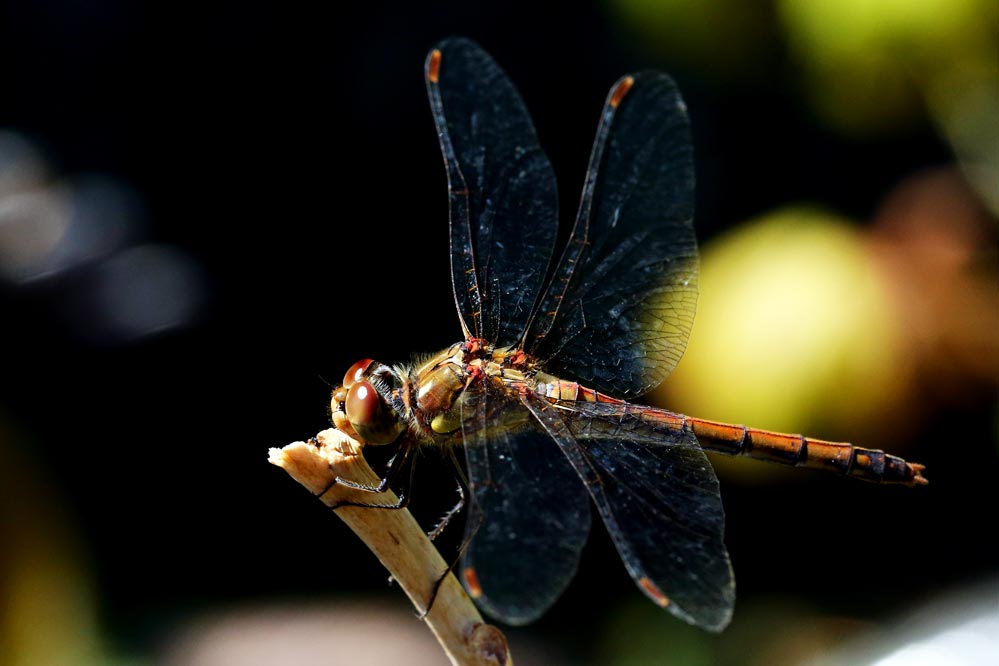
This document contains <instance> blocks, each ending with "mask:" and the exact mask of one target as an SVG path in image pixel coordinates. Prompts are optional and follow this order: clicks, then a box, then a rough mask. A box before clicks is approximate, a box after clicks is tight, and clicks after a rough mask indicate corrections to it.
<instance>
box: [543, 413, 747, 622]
mask: <svg viewBox="0 0 999 666" xmlns="http://www.w3.org/2000/svg"><path fill="white" fill-rule="evenodd" d="M524 402H525V404H526V405H527V406H528V408H529V409H530V410H531V411H532V412H533V413H534V415H535V416H536V417H537V418H538V420H539V422H541V423H542V424H543V426H544V427H545V428H546V429H547V431H548V433H549V434H550V435H551V436H552V437H553V438H554V439H555V440H556V441H557V442H558V444H559V446H560V447H561V448H562V452H563V453H564V454H565V455H566V457H567V458H568V459H569V461H570V462H571V463H572V466H573V467H574V468H575V469H576V472H577V473H579V475H580V476H581V477H583V478H584V479H585V481H586V487H587V489H588V490H589V491H590V495H591V496H592V497H593V500H594V501H595V502H596V505H597V509H598V511H599V512H600V516H601V518H603V520H604V524H605V525H606V526H607V531H608V532H609V533H610V535H611V538H612V539H613V540H614V545H615V546H616V547H617V550H618V553H619V554H620V555H621V560H622V561H623V562H624V565H625V567H626V568H627V570H628V573H629V574H630V575H631V577H632V579H634V581H635V582H636V583H637V584H638V587H639V588H640V589H641V590H642V591H643V592H644V593H645V594H646V596H648V597H649V598H650V599H652V600H653V601H654V602H656V603H657V604H659V605H660V606H663V607H664V608H666V610H668V611H670V612H671V613H673V615H676V616H677V617H679V618H681V619H683V620H686V621H687V622H689V623H691V624H694V625H697V626H699V627H702V628H704V629H708V630H711V631H720V630H721V629H723V628H724V627H725V626H726V625H727V624H728V622H729V620H730V619H731V616H732V608H733V605H734V603H735V582H734V578H733V575H732V567H731V564H730V563H729V557H728V552H727V550H726V549H725V543H724V540H723V539H724V532H725V513H724V510H723V508H722V502H721V496H720V494H719V491H718V480H717V478H716V477H715V474H714V471H713V470H712V468H711V464H710V463H709V462H708V459H707V457H706V456H705V455H704V452H703V451H702V450H701V449H700V447H699V446H698V444H697V440H696V438H695V437H694V434H693V432H692V431H691V430H690V427H689V425H687V424H686V423H685V421H684V420H683V417H681V416H678V415H676V416H675V419H665V420H663V419H648V418H644V417H643V416H642V412H641V408H639V407H635V406H632V405H618V404H600V403H574V404H573V405H572V407H573V408H572V409H568V408H563V407H562V406H555V405H551V404H550V403H548V402H547V401H544V400H541V399H539V398H537V397H534V396H525V397H524ZM659 413H660V414H663V412H659Z"/></svg>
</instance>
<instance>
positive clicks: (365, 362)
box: [343, 358, 374, 388]
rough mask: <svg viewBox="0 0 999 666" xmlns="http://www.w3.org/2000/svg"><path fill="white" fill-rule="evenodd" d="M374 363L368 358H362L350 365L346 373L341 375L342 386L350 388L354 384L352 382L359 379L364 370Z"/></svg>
mask: <svg viewBox="0 0 999 666" xmlns="http://www.w3.org/2000/svg"><path fill="white" fill-rule="evenodd" d="M372 363H374V361H372V360H371V359H370V358H362V359H361V360H360V361H358V362H357V363H355V364H354V365H352V366H350V369H349V370H347V374H345V375H344V376H343V387H344V388H350V387H351V386H353V385H354V382H357V381H359V380H360V379H361V378H362V377H364V373H365V371H367V369H368V366H369V365H371V364H372Z"/></svg>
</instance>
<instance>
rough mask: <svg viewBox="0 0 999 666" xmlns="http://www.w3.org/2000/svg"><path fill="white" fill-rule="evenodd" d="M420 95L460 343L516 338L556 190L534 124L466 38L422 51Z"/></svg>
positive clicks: (531, 295)
mask: <svg viewBox="0 0 999 666" xmlns="http://www.w3.org/2000/svg"><path fill="white" fill-rule="evenodd" d="M426 82H427V92H428V94H429V96H430V105H431V108H432V110H433V114H434V122H435V123H436V124H437V132H438V136H439V138H440V145H441V152H443V154H444V162H445V165H446V167H447V177H448V197H449V201H450V210H451V279H452V286H453V288H454V298H455V303H456V305H457V307H458V314H459V316H460V318H461V322H462V328H463V329H464V331H465V335H466V337H468V336H469V335H475V336H477V337H482V338H485V339H486V340H488V341H489V342H492V343H495V344H496V345H498V346H504V345H508V344H512V343H514V342H516V341H517V340H518V339H519V338H520V336H521V334H522V333H523V330H524V327H525V326H526V324H527V319H528V317H529V316H530V313H531V309H532V307H533V305H534V302H535V299H536V298H537V295H538V292H539V291H540V289H541V283H542V281H543V280H544V277H545V271H546V270H547V268H548V264H549V261H550V259H551V255H552V250H553V246H554V242H555V234H556V231H557V228H558V193H557V191H556V185H555V175H554V173H553V172H552V168H551V164H550V163H549V162H548V158H547V157H546V156H545V154H544V152H543V151H542V150H541V147H540V146H539V145H538V139H537V135H536V133H535V131H534V125H533V124H532V123H531V118H530V116H529V115H528V113H527V109H526V108H525V107H524V103H523V101H522V100H521V98H520V95H519V94H518V93H517V91H516V89H515V88H514V87H513V84H512V83H510V80H509V79H508V78H507V77H506V74H504V73H503V71H502V70H501V69H500V68H499V66H497V65H496V63H495V62H494V61H493V60H492V58H490V57H489V55H488V54H487V53H486V52H485V51H483V50H482V49H481V48H479V47H478V46H477V45H476V44H474V43H473V42H470V41H468V40H465V39H449V40H446V41H443V42H441V43H440V44H439V45H438V46H437V48H435V49H434V50H432V51H431V52H430V55H429V56H428V57H427V63H426Z"/></svg>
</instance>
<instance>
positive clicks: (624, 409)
mask: <svg viewBox="0 0 999 666" xmlns="http://www.w3.org/2000/svg"><path fill="white" fill-rule="evenodd" d="M425 80H426V87H427V91H428V95H429V99H430V106H431V109H432V113H433V118H434V122H435V123H436V127H437V133H438V137H439V141H440V147H441V151H442V153H443V157H444V164H445V167H446V171H447V183H448V201H449V212H450V260H451V278H452V287H453V294H454V301H455V305H456V307H457V312H458V320H459V323H460V325H461V329H462V332H463V334H464V337H463V340H461V341H460V342H457V343H455V344H453V345H451V346H450V347H448V348H447V349H445V350H443V351H441V352H439V353H436V354H430V355H427V356H423V357H420V358H418V359H417V360H415V361H413V362H411V363H408V364H400V365H388V364H384V363H380V362H377V361H373V360H371V359H363V360H361V361H358V362H357V363H355V364H354V365H353V366H351V368H350V369H348V371H347V372H346V374H345V376H344V380H343V383H342V385H341V386H338V387H337V388H336V389H334V391H333V394H332V398H331V403H330V410H331V420H332V422H333V424H334V426H335V427H336V428H338V429H340V430H342V431H344V432H345V433H346V434H348V435H350V436H352V437H354V438H355V439H357V440H359V441H361V442H363V443H365V444H366V445H374V446H394V447H396V450H395V453H394V455H393V457H392V458H391V459H390V461H389V462H388V463H387V469H386V472H385V474H384V478H383V479H382V481H381V483H380V484H378V485H377V486H370V487H369V486H361V485H359V484H356V483H352V482H350V481H349V480H346V479H338V481H339V482H340V483H345V484H347V485H350V486H352V487H357V488H361V489H362V490H367V491H370V492H372V493H380V492H384V491H385V490H386V489H387V488H390V487H396V486H398V494H399V498H400V499H399V501H398V502H397V503H395V504H378V503H375V502H372V503H371V504H363V506H374V507H380V508H401V507H402V506H404V505H405V504H406V502H407V501H408V495H409V491H408V486H406V483H407V479H408V480H409V482H411V480H412V469H413V463H412V461H413V457H412V455H411V454H412V452H413V451H415V450H417V449H419V448H420V447H426V446H434V447H441V448H442V449H444V450H446V451H449V452H453V451H454V450H455V449H456V448H458V447H463V448H464V451H465V462H466V464H465V470H464V472H462V470H461V469H460V467H459V466H458V463H457V459H456V458H455V454H454V453H451V459H452V461H454V464H455V466H456V467H458V469H457V473H458V474H460V475H461V477H460V478H461V479H462V480H463V481H462V482H463V484H465V485H466V486H467V489H468V491H470V493H469V497H468V504H469V518H468V519H467V521H466V523H467V524H466V533H465V547H464V554H463V555H462V558H461V562H460V565H459V566H458V569H459V574H460V578H461V580H462V582H463V584H464V586H465V589H466V590H467V592H468V593H469V595H470V596H471V597H472V598H473V599H475V601H476V602H477V604H478V605H479V607H480V608H481V609H482V610H483V611H485V612H486V613H487V614H488V615H490V616H492V617H494V618H496V619H497V620H500V621H502V622H505V623H508V624H512V625H519V624H524V623H527V622H531V621H533V620H535V619H537V618H538V617H540V616H541V615H542V614H544V613H545V612H546V611H547V610H548V609H549V608H550V607H551V606H552V605H553V604H554V603H555V601H556V600H557V599H558V598H559V597H560V595H561V594H562V593H563V591H564V590H565V589H566V588H567V586H568V585H569V583H570V581H571V579H572V578H573V576H574V574H575V572H576V570H577V567H578V564H579V561H580V554H581V551H582V549H583V546H584V544H585V542H586V540H587V536H588V533H589V531H590V527H591V518H592V515H591V514H592V510H591V505H592V506H595V507H596V513H597V514H598V515H599V516H600V518H601V519H602V520H603V523H604V525H605V527H606V528H607V532H608V533H609V535H610V537H611V539H612V540H613V542H614V545H615V547H616V548H617V551H618V553H619V554H620V558H621V561H622V562H623V563H624V566H625V568H626V569H627V571H628V573H629V574H630V576H631V578H632V579H633V580H634V581H635V583H636V584H637V586H638V588H639V589H640V590H641V591H642V592H643V593H644V594H645V595H646V596H647V597H648V598H649V599H651V600H652V601H653V602H654V603H656V604H657V605H659V606H661V607H663V608H665V609H666V610H667V611H669V612H670V613H672V614H673V615H674V616H676V617H678V618H680V619H682V620H685V621H686V622H689V623H691V624H693V625H696V626H699V627H702V628H704V629H707V630H712V631H720V630H721V629H723V628H724V627H725V626H726V625H727V624H728V623H729V621H730V619H731V617H732V612H733V606H734V602H735V583H734V576H733V572H732V566H731V563H730V560H729V555H728V552H727V550H726V547H725V543H724V531H725V513H724V510H723V506H722V499H721V495H720V492H719V483H718V479H717V477H716V476H715V473H714V471H713V469H712V466H711V463H710V462H709V460H708V458H707V456H706V455H705V451H713V452H718V453H723V454H730V455H736V456H748V457H752V458H758V459H762V460H768V461H773V462H779V463H785V464H788V465H794V466H798V467H808V468H814V469H821V470H827V471H830V472H834V473H837V474H841V475H846V476H850V477H854V478H857V479H862V480H865V481H873V482H879V483H887V484H904V485H909V486H914V485H920V484H924V483H926V479H925V478H924V477H923V476H922V474H921V472H922V470H923V469H924V466H923V465H919V464H916V463H910V462H906V461H905V460H903V459H902V458H899V457H897V456H893V455H889V454H887V453H885V452H883V451H880V450H874V449H866V448H861V447H857V446H853V445H851V444H847V443H839V442H829V441H823V440H819V439H813V438H808V437H804V436H802V435H792V434H782V433H775V432H769V431H765V430H760V429H754V428H748V427H745V426H742V425H731V424H726V423H719V422H715V421H709V420H705V419H700V418H693V417H689V416H684V415H682V414H677V413H674V412H671V411H667V410H665V409H661V408H658V407H652V406H646V405H641V404H636V403H635V402H634V400H635V399H636V398H638V397H640V396H642V395H643V394H644V393H646V392H648V391H649V390H651V389H652V388H654V387H655V386H657V385H658V384H659V383H660V382H662V381H663V380H664V379H665V378H666V376H667V375H668V374H669V373H670V372H671V371H672V370H673V369H674V367H675V366H676V365H677V363H678V362H679V360H680V357H681V356H682V354H683V352H684V349H685V347H686V345H687V340H688V338H689V336H690V332H691V327H692V325H693V320H694V309H695V305H696V301H697V274H698V251H697V242H696V240H695V236H694V228H693V201H694V164H693V150H692V143H691V132H690V122H689V120H688V116H687V112H686V107H685V105H684V102H683V100H682V98H681V96H680V94H679V92H678V91H677V87H676V85H675V84H674V82H673V80H672V79H671V78H670V77H668V76H667V75H665V74H662V73H658V72H641V73H637V74H633V75H628V76H624V77H622V78H621V79H619V80H618V81H617V82H616V83H615V84H614V85H613V86H612V87H611V89H610V92H609V94H608V95H607V98H606V102H605V103H604V105H603V109H602V111H601V114H600V120H599V125H598V128H597V133H596V139H595V141H594V144H593V149H592V153H591V155H590V161H589V167H588V170H587V172H586V176H585V180H584V183H583V190H582V196H581V198H580V204H579V210H578V213H577V215H576V218H575V223H574V225H573V227H572V231H571V233H570V235H569V237H568V240H567V241H564V242H563V243H562V247H561V252H560V253H558V254H556V240H557V235H558V225H559V220H558V201H557V191H556V183H555V175H554V173H553V171H552V167H551V164H550V163H549V160H548V158H547V156H546V155H545V153H544V151H543V150H542V149H541V147H540V145H539V142H538V138H537V134H536V131H535V128H534V125H533V124H532V121H531V117H530V115H529V114H528V112H527V110H526V107H525V105H524V102H523V101H522V99H521V97H520V95H519V94H518V92H517V90H516V88H515V87H514V85H513V84H512V83H511V81H510V80H509V79H508V78H507V76H506V74H505V73H504V72H503V70H502V69H500V67H499V66H498V65H497V64H496V63H495V62H494V61H493V59H492V58H491V57H490V56H489V55H488V54H487V53H486V52H485V51H484V50H482V49H481V48H480V47H479V46H478V45H476V44H475V43H473V42H472V41H469V40H467V39H461V38H452V39H448V40H445V41H443V42H441V43H440V44H438V45H437V46H436V47H435V48H433V49H432V50H431V51H430V53H429V55H428V56H427V59H426V63H425ZM556 257H557V259H556ZM406 469H408V470H409V473H408V474H407V473H405V471H404V470H406ZM466 474H467V476H465V475H466ZM400 480H401V481H400ZM404 486H405V487H404ZM459 490H461V488H460V486H459ZM462 496H463V499H464V493H462ZM462 504H463V503H462V502H459V505H458V506H457V507H456V509H455V510H457V509H459V508H460V507H461V505H462Z"/></svg>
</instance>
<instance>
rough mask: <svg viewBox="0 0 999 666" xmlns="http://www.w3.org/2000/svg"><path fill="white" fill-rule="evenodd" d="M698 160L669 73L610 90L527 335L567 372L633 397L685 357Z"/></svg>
mask: <svg viewBox="0 0 999 666" xmlns="http://www.w3.org/2000/svg"><path fill="white" fill-rule="evenodd" d="M693 202H694V164H693V150H692V148H691V141H690V127H689V121H688V119H687V113H686V107H685V106H684V104H683V101H682V99H681V98H680V94H679V93H678V92H677V90H676V86H675V85H674V83H673V81H672V79H670V78H669V77H668V76H666V75H664V74H659V73H654V72H648V73H641V74H637V75H635V76H633V77H625V78H623V79H621V80H620V81H618V83H617V84H616V85H615V86H614V88H612V89H611V92H610V95H609V96H608V98H607V102H606V104H605V105H604V110H603V115H602V116H601V121H600V126H599V128H598V130H597V137H596V140H595V141H594V145H593V152H592V154H591V156H590V165H589V169H588V170H587V175H586V182H585V184H584V188H583V195H582V199H581V202H580V208H579V213H578V215H577V218H576V224H575V227H574V228H573V232H572V235H571V237H570V240H569V244H568V246H567V248H566V251H565V253H564V255H563V256H562V259H561V261H560V263H559V265H558V267H557V268H556V271H555V277H554V279H553V280H552V282H551V284H550V285H549V288H548V289H547V291H546V293H545V296H544V298H543V299H542V301H541V305H540V307H539V308H538V311H537V314H536V316H535V319H534V322H533V324H532V327H531V330H530V331H529V332H528V337H527V342H528V347H529V349H532V350H533V351H534V353H535V355H536V356H537V357H538V358H540V359H542V360H546V361H547V362H548V365H547V368H548V369H549V370H551V371H552V372H554V373H555V374H558V375H562V376H565V375H568V376H572V377H574V378H576V379H578V380H580V381H581V382H583V383H585V384H587V385H588V386H592V387H593V388H595V389H597V390H600V391H603V392H605V393H609V394H612V395H617V396H620V397H633V396H637V395H640V394H642V393H644V392H646V391H648V390H649V389H651V388H653V387H654V386H656V385H657V384H659V383H660V382H661V381H662V380H663V379H665V377H666V376H667V375H668V374H669V373H670V372H671V371H672V370H673V368H674V367H676V364H677V363H678V362H679V360H680V357H681V356H682V355H683V352H684V349H685V348H686V345H687V339H688V337H689V335H690V329H691V327H692V325H693V320H694V310H695V307H696V304H697V243H696V240H695V238H694V230H693Z"/></svg>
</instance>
